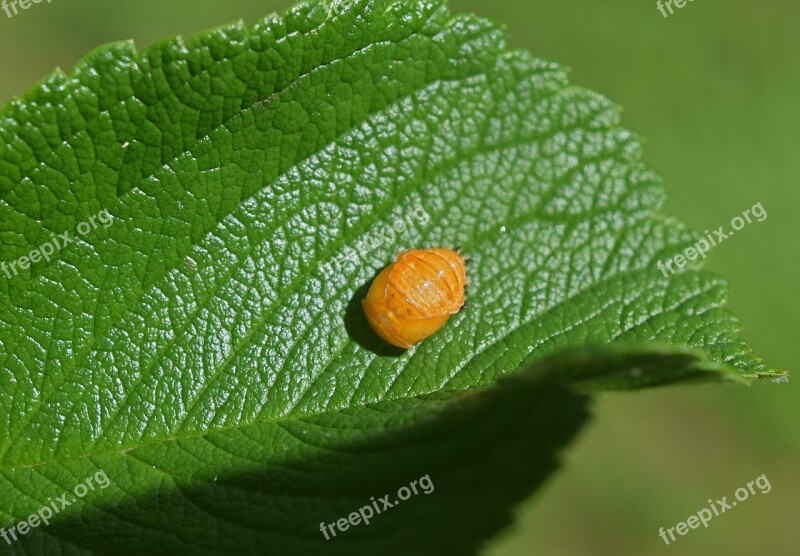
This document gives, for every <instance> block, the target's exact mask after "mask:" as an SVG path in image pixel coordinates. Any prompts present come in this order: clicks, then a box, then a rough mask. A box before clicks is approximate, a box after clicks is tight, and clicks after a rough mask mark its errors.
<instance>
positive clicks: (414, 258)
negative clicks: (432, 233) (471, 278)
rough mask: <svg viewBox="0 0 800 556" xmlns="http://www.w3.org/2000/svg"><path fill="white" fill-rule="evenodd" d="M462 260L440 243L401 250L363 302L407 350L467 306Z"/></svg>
mask: <svg viewBox="0 0 800 556" xmlns="http://www.w3.org/2000/svg"><path fill="white" fill-rule="evenodd" d="M466 283H467V276H466V266H465V263H464V259H462V258H461V256H460V255H459V254H458V253H456V252H455V251H452V250H451V249H445V248H442V247H436V248H430V249H413V250H409V251H403V252H402V253H400V254H399V255H398V256H397V259H395V261H394V262H393V263H392V264H390V265H389V266H387V267H386V268H384V269H383V270H382V271H381V273H380V274H378V276H377V277H376V278H375V280H374V281H373V282H372V286H370V288H369V292H368V293H367V297H366V298H364V300H363V301H362V302H361V305H362V306H363V307H364V313H365V314H366V316H367V320H368V321H369V324H370V326H372V329H373V330H374V331H375V333H376V334H377V335H378V336H380V337H381V338H382V339H383V340H384V341H386V342H388V343H390V344H392V345H393V346H397V347H400V348H404V349H409V348H411V347H412V346H414V345H415V344H417V343H419V342H421V341H422V340H424V339H425V338H427V337H428V336H430V335H431V334H433V333H434V332H436V331H437V330H439V329H440V328H441V327H442V326H444V324H445V323H446V322H447V319H449V318H450V315H455V314H456V313H458V311H459V310H460V309H461V307H463V306H464V288H465V286H466Z"/></svg>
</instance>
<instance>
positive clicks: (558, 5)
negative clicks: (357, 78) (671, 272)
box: [0, 0, 800, 556]
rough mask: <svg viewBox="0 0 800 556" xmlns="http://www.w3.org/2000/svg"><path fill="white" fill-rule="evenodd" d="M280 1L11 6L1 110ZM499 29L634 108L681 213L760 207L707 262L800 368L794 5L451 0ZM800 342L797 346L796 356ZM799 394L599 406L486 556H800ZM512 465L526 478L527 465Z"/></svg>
mask: <svg viewBox="0 0 800 556" xmlns="http://www.w3.org/2000/svg"><path fill="white" fill-rule="evenodd" d="M290 3H291V2H289V1H286V0H226V1H225V2H218V1H212V0H170V1H169V2H164V1H163V0H159V1H156V0H140V1H138V2H135V3H134V2H114V3H110V2H100V1H99V0H94V1H92V0H52V3H51V4H47V3H41V4H35V5H32V6H31V7H30V8H29V9H28V10H27V11H24V12H22V13H20V14H19V15H17V16H15V17H14V18H12V19H9V18H7V17H6V16H5V14H4V13H3V12H0V53H1V54H0V76H2V79H0V102H3V103H4V102H5V101H6V100H8V99H9V98H11V97H12V96H14V95H20V94H21V93H23V92H24V91H25V90H26V89H28V88H29V87H30V86H31V85H33V84H34V83H36V82H37V81H38V80H39V79H41V78H42V77H43V76H44V75H45V74H46V73H47V72H49V71H51V70H52V69H53V68H54V67H56V66H60V67H61V68H63V69H65V70H68V69H69V68H71V67H72V66H73V65H74V63H75V62H76V61H77V60H78V59H79V58H80V57H81V56H82V55H83V54H85V53H86V52H88V51H89V50H91V49H93V48H95V47H97V46H98V45H100V44H101V43H104V42H109V41H114V40H121V39H128V38H133V39H135V41H136V43H137V45H139V46H140V47H141V46H146V45H148V44H150V43H151V42H153V41H156V40H158V39H161V38H165V37H169V36H172V35H176V34H182V35H184V36H188V35H191V34H193V33H195V32H198V31H201V30H204V29H206V28H209V27H214V26H217V25H220V24H223V23H226V22H229V21H233V20H236V19H239V18H242V19H244V21H246V22H248V23H252V22H253V21H255V20H256V19H258V18H260V17H261V16H264V15H266V14H267V13H269V12H271V11H274V10H278V9H283V8H285V7H286V6H288V5H290ZM451 5H452V7H453V9H454V10H458V11H473V12H476V13H478V14H481V15H486V16H489V17H491V18H493V19H496V20H498V21H501V22H503V23H504V24H506V26H507V27H508V31H509V38H510V43H511V45H513V46H520V47H525V48H528V49H530V50H531V51H533V52H534V53H535V54H536V55H537V56H539V57H542V58H548V59H553V60H556V61H558V62H560V63H562V64H564V65H566V66H569V67H570V68H572V80H573V82H574V83H576V84H578V85H582V86H586V87H589V88H591V89H594V90H596V91H599V92H601V93H603V94H605V95H606V96H608V97H609V98H611V99H613V100H614V101H615V102H616V103H618V104H619V105H620V106H622V107H623V109H624V112H623V121H624V123H625V125H626V126H627V127H629V128H630V129H633V130H635V131H636V132H638V133H639V134H640V135H642V136H643V137H644V138H645V140H646V159H647V161H648V163H649V164H650V165H652V166H653V167H654V168H656V169H657V170H658V171H659V172H660V173H661V174H662V175H663V176H665V178H666V180H667V182H668V184H669V187H670V202H669V206H668V210H669V212H671V213H672V214H675V215H677V216H679V217H680V218H681V219H682V220H683V221H684V222H686V223H688V224H689V225H691V226H692V227H694V228H696V229H699V230H704V229H716V228H717V227H718V226H721V225H725V226H726V227H728V225H729V222H730V220H731V218H733V217H734V216H736V215H739V214H741V213H742V211H744V210H745V209H748V208H750V207H751V206H753V205H754V204H755V203H758V202H761V203H762V204H763V206H764V208H765V209H766V211H767V213H768V215H769V217H768V218H767V220H766V221H764V222H761V223H753V224H751V225H749V226H748V227H746V228H745V229H744V230H743V231H742V232H740V233H738V234H737V235H736V236H734V237H732V238H731V239H729V240H727V241H726V242H725V243H723V244H722V245H720V246H719V247H717V248H715V249H714V250H713V251H712V253H711V255H710V259H709V261H710V262H709V263H708V265H707V268H710V269H711V270H713V271H715V272H718V273H720V274H722V275H724V276H725V277H726V278H727V279H728V280H729V282H730V284H731V291H732V293H731V297H730V302H729V307H730V308H731V309H732V310H734V311H735V312H736V313H737V314H738V316H739V317H740V318H741V319H742V321H743V322H744V323H745V324H746V329H745V335H746V337H747V339H748V340H749V342H750V344H751V345H752V347H753V348H754V350H755V351H756V352H757V353H758V354H759V355H761V356H762V357H763V358H764V359H765V360H766V361H767V363H768V364H769V365H771V366H774V367H778V368H783V369H788V370H794V371H796V372H800V358H799V357H798V355H797V351H798V344H800V342H798V338H797V336H798V319H797V316H798V314H800V300H798V297H797V293H798V289H797V284H798V279H797V276H798V271H800V263H799V261H800V243H798V241H797V238H798V231H797V229H796V228H795V225H796V223H797V216H798V214H800V151H798V147H800V48H798V47H800V34H798V31H797V23H796V22H797V20H798V19H800V4H798V3H797V2H796V0H761V1H759V2H754V1H752V0H725V1H724V2H722V1H719V0H718V1H712V0H697V1H695V2H690V3H688V4H687V5H686V7H684V8H683V9H680V10H677V11H676V13H675V14H674V15H672V16H670V17H669V18H664V17H663V16H662V15H661V13H660V12H659V11H658V9H657V8H656V2H655V0H605V1H603V2H598V1H597V0H532V1H531V0H527V1H521V0H491V1H487V0H451ZM795 342H798V343H795ZM799 402H800V381H798V380H792V381H790V382H789V383H787V384H770V383H763V384H755V385H753V386H752V387H750V388H747V387H733V386H731V387H704V388H691V389H690V388H685V389H669V390H658V391H653V392H647V393H637V394H634V395H623V394H607V395H603V396H601V397H600V398H599V399H598V400H597V402H596V407H595V414H596V417H595V419H594V421H593V423H592V424H591V425H590V426H589V427H588V428H587V429H586V430H585V431H584V433H583V434H582V436H581V438H580V440H579V441H578V442H577V443H576V444H575V445H573V447H572V448H571V449H570V451H569V452H568V454H567V456H566V460H567V461H566V466H565V468H564V469H563V470H562V471H561V472H560V473H559V474H558V475H557V476H556V477H555V478H554V479H553V480H552V481H551V482H550V483H549V484H548V485H547V487H546V488H545V489H543V490H542V491H541V492H540V493H538V494H537V495H536V497H535V498H534V499H532V500H530V501H529V502H528V503H526V504H525V505H524V506H523V507H521V508H520V509H519V511H518V514H519V522H518V524H517V525H516V526H514V527H513V528H511V529H509V530H508V531H506V532H505V533H504V534H503V535H501V536H500V537H498V538H497V539H495V540H494V541H493V542H492V543H491V545H490V546H489V547H488V549H487V551H486V553H487V554H488V555H490V556H516V555H528V554H542V555H547V556H562V555H570V556H572V555H595V554H600V555H614V556H624V555H637V556H640V555H651V554H652V555H659V554H672V555H673V556H674V555H676V554H680V555H682V556H695V555H698V556H699V555H704V556H705V555H709V554H714V555H716V554H729V555H740V554H741V555H750V554H765V555H771V556H772V555H774V556H790V555H791V556H796V555H798V554H800V526H798V525H800V523H798V518H800V426H799V425H798V423H800V403H799ZM514 464H515V465H524V462H516V463H514ZM762 474H766V475H767V477H768V479H769V481H770V483H771V485H772V491H771V492H770V493H768V494H758V495H757V496H753V497H751V498H750V499H749V500H748V501H747V502H745V503H741V504H739V505H738V506H737V507H736V508H734V509H733V510H731V511H728V512H727V513H725V514H724V515H722V516H720V517H718V518H715V519H713V520H712V521H711V522H710V523H709V528H708V529H702V528H701V529H698V530H694V531H691V532H690V533H689V534H688V535H687V536H685V537H679V539H678V541H676V542H675V543H673V544H672V545H671V546H666V545H665V544H664V543H663V541H662V540H661V538H660V537H659V536H658V528H659V527H662V526H663V527H672V526H674V525H675V524H676V523H677V522H679V521H684V520H685V519H686V518H687V517H688V516H689V515H690V514H693V513H696V512H697V511H698V510H700V509H701V508H702V507H704V506H706V505H707V502H706V501H707V500H708V499H709V498H713V499H715V500H716V499H717V498H721V497H722V496H728V498H729V500H730V499H732V498H733V493H734V491H735V490H736V489H737V488H738V487H740V486H743V485H745V484H746V483H747V482H748V481H750V480H753V479H755V478H756V477H758V476H760V475H762Z"/></svg>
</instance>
